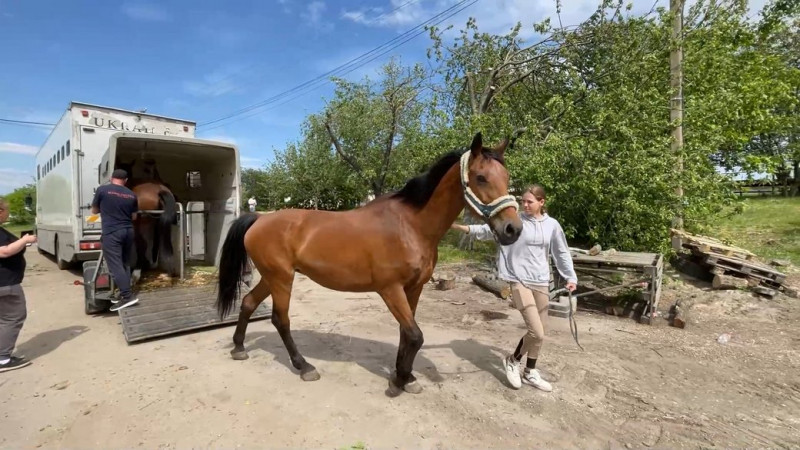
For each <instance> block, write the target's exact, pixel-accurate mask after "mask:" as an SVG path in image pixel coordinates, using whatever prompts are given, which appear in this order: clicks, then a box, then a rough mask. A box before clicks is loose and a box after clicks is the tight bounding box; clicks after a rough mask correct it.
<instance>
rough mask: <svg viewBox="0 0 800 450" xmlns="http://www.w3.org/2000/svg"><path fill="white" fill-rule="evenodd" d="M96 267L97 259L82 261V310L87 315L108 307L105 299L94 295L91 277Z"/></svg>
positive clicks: (103, 310)
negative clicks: (98, 298)
mask: <svg viewBox="0 0 800 450" xmlns="http://www.w3.org/2000/svg"><path fill="white" fill-rule="evenodd" d="M96 267H97V261H86V262H84V263H83V294H84V295H83V296H84V302H83V303H84V312H85V313H86V314H87V315H92V314H98V313H101V312H105V311H106V310H107V309H108V307H109V302H107V301H105V300H97V299H96V298H95V296H94V294H95V291H94V284H93V283H92V277H93V276H94V270H95V268H96Z"/></svg>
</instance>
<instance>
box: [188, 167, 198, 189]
mask: <svg viewBox="0 0 800 450" xmlns="http://www.w3.org/2000/svg"><path fill="white" fill-rule="evenodd" d="M186 184H187V185H188V186H189V187H190V188H199V187H200V186H201V182H200V171H198V170H190V171H188V172H186Z"/></svg>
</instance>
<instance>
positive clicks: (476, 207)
mask: <svg viewBox="0 0 800 450" xmlns="http://www.w3.org/2000/svg"><path fill="white" fill-rule="evenodd" d="M469 156H470V152H469V151H467V152H464V154H463V155H461V186H462V187H463V188H464V200H466V201H467V204H468V205H469V206H470V207H471V208H472V209H473V211H475V212H476V213H478V214H479V215H480V216H481V217H483V218H484V219H485V220H489V219H491V218H492V217H494V216H496V215H497V214H499V213H500V211H502V210H504V209H506V208H508V207H510V206H513V207H514V208H516V209H517V210H518V211H519V204H518V203H517V200H516V199H515V198H514V196H513V195H510V194H507V195H503V196H502V197H498V198H496V199H494V200H492V202H491V203H489V204H488V205H487V204H486V203H483V202H482V201H480V199H478V197H477V196H476V195H475V193H474V192H472V189H470V187H469Z"/></svg>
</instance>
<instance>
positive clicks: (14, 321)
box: [0, 197, 36, 372]
mask: <svg viewBox="0 0 800 450" xmlns="http://www.w3.org/2000/svg"><path fill="white" fill-rule="evenodd" d="M8 214H9V212H8V202H7V201H6V200H5V199H4V198H3V197H0V372H7V371H9V370H15V369H21V368H23V367H26V366H29V365H30V364H31V362H30V361H28V360H26V359H25V358H24V357H17V356H12V352H13V351H14V347H15V346H16V345H17V338H18V337H19V332H20V331H21V330H22V325H23V324H24V323H25V319H26V318H27V316H28V310H27V307H26V305H25V293H24V292H23V290H22V279H23V278H24V276H25V256H24V255H25V248H26V246H28V245H30V244H33V243H34V242H36V236H35V235H33V234H26V235H25V236H23V237H22V238H17V237H16V236H14V234H12V233H11V232H10V231H8V230H6V229H5V228H3V227H2V224H4V223H5V222H6V221H7V220H8Z"/></svg>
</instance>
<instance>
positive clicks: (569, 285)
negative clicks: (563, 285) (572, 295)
mask: <svg viewBox="0 0 800 450" xmlns="http://www.w3.org/2000/svg"><path fill="white" fill-rule="evenodd" d="M577 288H578V285H577V284H575V283H573V282H571V281H570V282H569V283H567V290H568V291H570V292H574V291H575V289H577Z"/></svg>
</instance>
